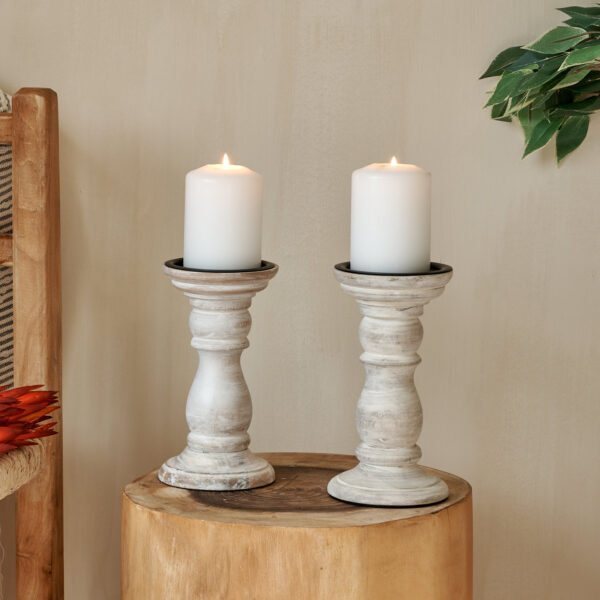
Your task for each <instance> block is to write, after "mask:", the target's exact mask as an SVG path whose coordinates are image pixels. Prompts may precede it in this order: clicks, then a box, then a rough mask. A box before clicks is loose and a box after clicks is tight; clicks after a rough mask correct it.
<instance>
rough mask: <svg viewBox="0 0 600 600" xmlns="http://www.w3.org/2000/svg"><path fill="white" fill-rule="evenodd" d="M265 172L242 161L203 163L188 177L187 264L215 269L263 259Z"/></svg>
mask: <svg viewBox="0 0 600 600" xmlns="http://www.w3.org/2000/svg"><path fill="white" fill-rule="evenodd" d="M261 235H262V177H261V176H260V175H259V174H258V173H255V172H254V171H251V170H250V169H248V168H247V167H243V166H241V165H231V164H229V158H228V157H227V154H226V155H225V156H224V157H223V163H222V164H220V165H204V166H203V167H200V168H199V169H195V170H193V171H190V172H189V173H188V174H187V175H186V177H185V223H184V236H183V266H184V267H188V268H191V269H206V270H211V271H238V270H239V271H241V270H244V269H256V268H258V267H260V264H261Z"/></svg>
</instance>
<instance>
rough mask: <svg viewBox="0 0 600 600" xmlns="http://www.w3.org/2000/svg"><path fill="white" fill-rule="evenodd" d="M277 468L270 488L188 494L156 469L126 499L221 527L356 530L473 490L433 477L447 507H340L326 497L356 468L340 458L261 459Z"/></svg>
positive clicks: (421, 512)
mask: <svg viewBox="0 0 600 600" xmlns="http://www.w3.org/2000/svg"><path fill="white" fill-rule="evenodd" d="M261 456H263V457H264V458H265V459H266V460H268V461H269V462H270V463H271V464H272V465H273V467H274V468H275V475H276V479H275V482H274V483H272V484H271V485H268V486H265V487H262V488H255V489H251V490H243V491H231V492H229V491H228V492H213V491H210V492H209V491H197V490H185V489H181V488H175V487H169V486H166V485H164V484H162V483H161V482H160V481H159V480H158V477H157V470H154V471H151V472H150V473H148V474H146V475H144V476H143V477H140V478H139V479H137V480H135V481H133V482H132V483H130V484H129V485H127V486H126V488H125V490H124V495H125V496H126V497H127V498H128V499H129V500H130V501H131V502H133V503H134V504H136V505H138V506H141V507H144V508H146V509H149V510H152V511H158V512H162V513H168V514H170V515H178V516H181V517H185V518H187V519H198V520H203V521H213V522H222V523H237V524H245V525H252V526H261V525H263V526H278V527H309V528H310V527H353V526H355V527H356V526H364V525H375V524H378V523H388V522H390V521H397V520H401V519H412V518H415V517H423V516H426V515H432V514H435V513H439V512H441V511H443V510H445V509H447V508H449V507H451V506H453V505H455V504H459V503H461V502H464V501H465V500H467V499H468V498H469V497H470V495H471V486H470V485H469V484H468V483H467V482H466V481H465V480H463V479H461V478H459V477H456V476H455V475H451V474H449V473H444V472H442V471H436V470H434V469H429V470H430V471H432V472H434V473H435V474H436V475H437V476H438V477H441V478H442V479H443V480H444V481H445V482H446V484H447V485H448V487H449V489H450V496H449V497H448V499H447V500H444V501H443V502H438V503H437V504H431V505H427V506H418V507H411V508H391V507H390V508H387V507H386V508H382V507H371V506H363V505H356V504H350V503H347V502H341V501H339V500H336V499H335V498H332V497H331V496H329V495H328V494H327V483H328V481H329V480H330V479H331V478H332V477H333V476H335V475H337V474H338V473H339V472H341V471H344V470H346V469H350V468H352V467H354V466H355V465H356V464H357V461H356V458H355V457H353V456H346V455H339V454H304V453H271V454H262V455H261Z"/></svg>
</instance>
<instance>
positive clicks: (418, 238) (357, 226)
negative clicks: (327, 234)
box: [350, 157, 431, 273]
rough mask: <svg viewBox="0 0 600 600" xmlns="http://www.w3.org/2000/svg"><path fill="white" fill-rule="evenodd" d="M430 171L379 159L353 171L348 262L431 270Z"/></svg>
mask: <svg viewBox="0 0 600 600" xmlns="http://www.w3.org/2000/svg"><path fill="white" fill-rule="evenodd" d="M430 196H431V175H430V174H429V173H428V172H427V171H425V170H424V169H421V168H419V167H416V166H415V165H401V164H398V163H397V161H396V158H395V157H394V158H393V159H392V161H391V162H390V163H375V164H372V165H368V166H367V167H364V168H362V169H357V170H356V171H354V173H352V218H351V236H350V237H351V241H350V268H351V269H352V270H354V271H364V272H367V273H423V272H426V271H429V261H430V228H431V225H430V215H431V199H430Z"/></svg>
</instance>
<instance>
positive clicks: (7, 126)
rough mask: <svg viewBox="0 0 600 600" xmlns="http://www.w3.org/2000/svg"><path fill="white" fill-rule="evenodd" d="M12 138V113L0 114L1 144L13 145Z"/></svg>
mask: <svg viewBox="0 0 600 600" xmlns="http://www.w3.org/2000/svg"><path fill="white" fill-rule="evenodd" d="M12 138H13V135H12V113H0V144H11V143H12Z"/></svg>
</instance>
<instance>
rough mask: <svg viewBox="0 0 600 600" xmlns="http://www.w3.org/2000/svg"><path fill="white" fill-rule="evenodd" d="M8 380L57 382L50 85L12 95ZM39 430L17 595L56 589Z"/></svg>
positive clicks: (25, 503)
mask: <svg viewBox="0 0 600 600" xmlns="http://www.w3.org/2000/svg"><path fill="white" fill-rule="evenodd" d="M13 133H14V139H13V262H14V304H15V308H14V321H15V331H14V337H15V351H14V364H15V373H14V375H15V385H16V386H19V385H25V384H43V385H44V386H45V388H47V389H50V390H57V391H58V392H59V398H60V390H61V295H60V209H59V204H60V201H59V172H58V105H57V97H56V94H55V92H53V91H52V90H48V89H37V88H24V89H21V90H20V91H19V92H17V94H15V96H14V97H13ZM58 430H59V433H58V435H56V436H53V437H51V438H46V440H45V441H44V446H45V450H46V459H45V462H44V465H43V467H42V470H41V472H40V474H39V475H38V476H37V477H36V478H35V479H33V480H32V481H31V482H30V483H29V484H27V485H26V486H24V487H23V488H21V489H20V490H19V492H18V493H17V511H16V519H17V598H18V600H33V599H35V600H49V599H52V600H59V599H61V598H62V597H63V514H62V438H61V432H60V427H59V428H58Z"/></svg>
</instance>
